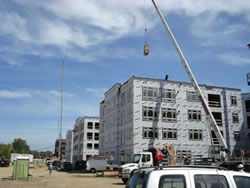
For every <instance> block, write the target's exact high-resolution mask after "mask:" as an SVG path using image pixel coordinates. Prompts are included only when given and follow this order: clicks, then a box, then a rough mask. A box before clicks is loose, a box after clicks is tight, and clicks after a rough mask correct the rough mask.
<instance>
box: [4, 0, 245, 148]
mask: <svg viewBox="0 0 250 188" xmlns="http://www.w3.org/2000/svg"><path fill="white" fill-rule="evenodd" d="M157 2H158V4H159V7H160V8H161V10H162V11H163V13H164V16H165V17H166V19H167V21H168V24H169V26H170V28H171V29H172V32H173V33H174V35H175V38H176V40H177V41H178V43H179V45H180V47H181V49H182V51H183V54H184V56H185V57H186V59H187V60H188V62H189V64H190V67H191V69H192V71H193V73H194V75H195V77H196V79H197V81H198V82H199V83H201V84H207V85H215V86H224V87H232V88H239V89H241V90H242V92H249V87H248V86H247V81H246V73H247V72H250V51H249V50H248V48H247V46H246V45H247V44H248V43H250V1H249V0H237V1H235V0H210V1H203V0H158V1H157ZM0 20H1V26H0V71H1V74H0V80H1V82H0V143H6V144H7V143H11V142H12V141H13V140H14V138H19V137H20V138H22V139H25V140H26V141H27V143H28V144H29V145H30V146H31V149H40V148H46V147H50V146H53V145H54V143H55V139H56V138H57V137H58V120H59V119H60V90H61V62H62V61H64V62H65V66H64V81H65V84H64V107H63V123H62V125H63V137H65V132H66V131H67V130H68V129H72V128H73V125H74V122H75V119H77V118H78V117H79V116H99V103H100V102H101V101H102V100H103V98H104V92H105V91H106V90H107V89H109V88H110V87H112V85H113V84H115V83H117V82H120V83H123V82H125V81H126V80H128V79H129V78H130V77H131V76H133V75H135V76H141V77H151V78H164V77H165V74H168V75H169V79H170V80H177V81H189V80H188V77H187V75H186V73H185V71H184V68H183V66H182V64H181V63H180V60H179V58H178V56H177V53H176V51H175V49H174V47H173V45H172V43H171V41H170V39H169V37H168V35H167V33H166V31H165V28H164V27H163V24H162V23H161V22H160V18H159V16H158V15H157V13H156V11H155V9H154V7H153V5H152V2H151V0H137V1H136V2H135V1H134V0H126V1H117V0H101V1H100V0H92V1H87V0H72V1H68V0H43V1H34V0H2V1H0ZM145 27H146V28H147V30H148V31H147V34H146V35H145V33H144V30H145ZM145 36H146V38H147V41H148V43H149V46H150V54H149V56H147V57H145V56H143V45H144V42H145Z"/></svg>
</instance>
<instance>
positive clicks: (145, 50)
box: [144, 42, 149, 56]
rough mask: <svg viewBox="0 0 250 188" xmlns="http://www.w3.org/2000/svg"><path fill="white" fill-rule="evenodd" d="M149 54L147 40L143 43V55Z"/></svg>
mask: <svg viewBox="0 0 250 188" xmlns="http://www.w3.org/2000/svg"><path fill="white" fill-rule="evenodd" d="M148 54H149V45H148V43H147V42H145V44H144V55H145V56H147V55H148Z"/></svg>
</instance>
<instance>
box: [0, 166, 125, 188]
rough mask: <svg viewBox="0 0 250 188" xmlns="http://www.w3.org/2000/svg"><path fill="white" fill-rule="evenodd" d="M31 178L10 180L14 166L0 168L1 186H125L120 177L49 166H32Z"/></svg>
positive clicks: (45, 187)
mask: <svg viewBox="0 0 250 188" xmlns="http://www.w3.org/2000/svg"><path fill="white" fill-rule="evenodd" d="M29 174H30V177H29V180H28V181H19V180H10V177H11V175H12V167H8V168H5V167H1V168H0V188H106V187H108V188H124V187H125V185H124V184H123V183H122V180H121V179H120V178H118V177H96V176H95V174H86V173H77V172H75V173H74V172H70V173H67V172H60V171H55V170H53V171H52V175H51V176H50V175H49V171H48V169H47V168H45V167H42V168H38V167H37V168H31V169H30V170H29Z"/></svg>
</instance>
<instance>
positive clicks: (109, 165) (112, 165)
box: [106, 160, 119, 171]
mask: <svg viewBox="0 0 250 188" xmlns="http://www.w3.org/2000/svg"><path fill="white" fill-rule="evenodd" d="M118 168H119V166H118V165H117V164H115V163H114V161H111V160H107V168H106V169H107V170H113V171H118Z"/></svg>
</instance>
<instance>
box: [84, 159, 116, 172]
mask: <svg viewBox="0 0 250 188" xmlns="http://www.w3.org/2000/svg"><path fill="white" fill-rule="evenodd" d="M118 167H119V166H118V165H116V164H114V162H113V161H110V160H103V159H93V160H88V161H87V163H86V171H89V172H92V173H94V172H97V171H104V170H118Z"/></svg>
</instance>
